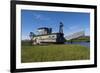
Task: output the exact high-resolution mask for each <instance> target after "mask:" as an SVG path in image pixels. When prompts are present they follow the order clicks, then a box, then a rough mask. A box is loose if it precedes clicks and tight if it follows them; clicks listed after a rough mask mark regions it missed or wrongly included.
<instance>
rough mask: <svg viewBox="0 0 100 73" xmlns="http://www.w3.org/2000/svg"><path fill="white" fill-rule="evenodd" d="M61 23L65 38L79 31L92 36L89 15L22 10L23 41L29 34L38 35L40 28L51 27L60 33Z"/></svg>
mask: <svg viewBox="0 0 100 73" xmlns="http://www.w3.org/2000/svg"><path fill="white" fill-rule="evenodd" d="M60 22H62V23H63V24H64V29H63V31H64V35H65V36H67V35H69V34H72V33H74V32H78V31H85V35H90V14H89V13H82V12H81V13H79V12H56V11H36V10H21V28H22V39H27V38H29V37H28V36H29V32H34V33H35V34H37V28H39V27H51V28H52V31H53V32H58V31H59V23H60Z"/></svg>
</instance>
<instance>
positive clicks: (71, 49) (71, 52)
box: [21, 44, 90, 63]
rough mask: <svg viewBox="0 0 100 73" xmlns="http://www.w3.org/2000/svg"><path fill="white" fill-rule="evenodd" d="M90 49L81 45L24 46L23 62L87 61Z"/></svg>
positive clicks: (22, 51) (22, 50) (22, 52)
mask: <svg viewBox="0 0 100 73" xmlns="http://www.w3.org/2000/svg"><path fill="white" fill-rule="evenodd" d="M89 58H90V49H89V48H87V47H84V46H80V45H66V44H59V45H57V44H52V45H35V46H33V45H22V48H21V62H22V63H27V62H45V61H67V60H86V59H89Z"/></svg>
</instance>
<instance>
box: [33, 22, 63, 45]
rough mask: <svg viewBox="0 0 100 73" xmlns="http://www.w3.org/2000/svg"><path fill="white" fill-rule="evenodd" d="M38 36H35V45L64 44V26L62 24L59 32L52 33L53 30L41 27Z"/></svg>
mask: <svg viewBox="0 0 100 73" xmlns="http://www.w3.org/2000/svg"><path fill="white" fill-rule="evenodd" d="M37 31H38V35H36V36H34V37H33V39H32V41H33V45H35V44H45V43H64V33H63V24H62V23H61V22H60V26H59V32H57V33H52V28H48V27H41V28H38V29H37Z"/></svg>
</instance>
